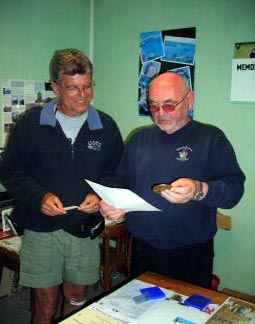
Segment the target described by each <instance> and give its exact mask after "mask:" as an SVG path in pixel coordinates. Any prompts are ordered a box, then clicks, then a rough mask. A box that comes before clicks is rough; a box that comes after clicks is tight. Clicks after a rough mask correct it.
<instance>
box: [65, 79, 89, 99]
mask: <svg viewBox="0 0 255 324" xmlns="http://www.w3.org/2000/svg"><path fill="white" fill-rule="evenodd" d="M60 86H61V87H62V88H63V89H65V90H66V91H67V92H68V93H69V94H70V95H71V96H74V95H77V94H78V93H79V92H80V91H81V92H86V91H89V90H91V89H92V88H93V87H94V86H95V82H93V83H91V84H87V85H84V86H82V87H79V86H66V85H64V84H60Z"/></svg>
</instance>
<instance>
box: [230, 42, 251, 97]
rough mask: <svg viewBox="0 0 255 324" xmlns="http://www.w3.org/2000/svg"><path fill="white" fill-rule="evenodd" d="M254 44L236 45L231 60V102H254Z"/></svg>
mask: <svg viewBox="0 0 255 324" xmlns="http://www.w3.org/2000/svg"><path fill="white" fill-rule="evenodd" d="M254 89H255V42H248V43H247V42H246V43H236V44H235V49H234V59H233V60H232V82H231V101H247V102H254V101H255V91H254Z"/></svg>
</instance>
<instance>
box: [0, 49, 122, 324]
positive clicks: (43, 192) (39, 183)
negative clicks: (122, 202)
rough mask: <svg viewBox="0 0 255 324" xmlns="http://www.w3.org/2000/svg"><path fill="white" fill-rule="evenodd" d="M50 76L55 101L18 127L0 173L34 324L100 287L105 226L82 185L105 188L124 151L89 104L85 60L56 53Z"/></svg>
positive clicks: (108, 121) (112, 128) (107, 120)
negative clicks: (11, 201) (19, 233)
mask: <svg viewBox="0 0 255 324" xmlns="http://www.w3.org/2000/svg"><path fill="white" fill-rule="evenodd" d="M50 72H51V85H52V88H53V90H54V92H55V94H56V95H57V98H56V99H54V100H52V101H50V102H48V103H47V104H45V105H44V106H43V107H40V108H39V107H38V108H35V109H32V110H30V111H27V112H26V113H25V114H24V116H22V117H21V118H20V119H19V120H18V122H17V124H16V126H15V127H14V129H13V132H12V134H11V136H10V140H9V143H8V145H7V148H6V151H5V154H4V157H3V159H2V163H1V167H0V178H1V182H2V183H3V184H4V186H5V187H6V188H7V190H8V191H9V192H10V194H11V195H12V196H13V197H14V198H15V199H16V207H15V212H14V215H13V217H14V221H15V222H16V223H17V225H18V226H19V227H20V228H22V229H24V234H23V238H22V249H21V254H20V259H21V272H20V284H21V285H23V286H27V287H31V288H33V293H34V296H35V313H34V316H33V324H50V323H52V321H53V318H54V315H55V313H56V311H57V309H58V304H59V297H60V293H61V291H63V294H64V308H63V314H64V315H66V314H68V313H70V312H73V311H75V310H77V309H78V308H80V307H81V306H82V305H84V303H85V301H86V285H89V284H93V283H95V282H96V281H97V280H98V275H99V264H100V253H99V240H97V239H96V236H97V235H99V233H100V231H102V230H103V228H104V219H103V218H102V216H101V215H100V214H99V213H98V207H99V197H97V195H95V193H94V192H93V191H92V190H91V188H90V187H89V186H88V185H87V184H86V182H85V180H84V179H85V178H86V179H90V180H93V181H96V182H100V183H103V184H107V181H108V180H107V179H109V178H110V177H111V176H112V175H113V173H114V171H115V168H116V166H117V164H118V162H119V159H120V156H121V154H122V151H123V142H122V138H121V135H120V132H119V129H118V127H117V126H116V124H115V122H114V121H113V120H112V118H111V117H110V116H108V115H107V114H105V113H103V112H101V111H99V110H97V109H95V108H94V107H93V106H92V105H91V104H90V102H91V100H92V96H93V69H92V64H91V62H90V60H89V59H88V58H87V56H86V55H85V54H84V53H82V52H81V51H79V50H76V49H64V50H59V51H56V52H55V53H54V55H53V58H52V60H51V64H50Z"/></svg>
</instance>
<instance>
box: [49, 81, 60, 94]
mask: <svg viewBox="0 0 255 324" xmlns="http://www.w3.org/2000/svg"><path fill="white" fill-rule="evenodd" d="M51 88H52V89H53V91H54V93H55V95H56V96H57V97H58V96H59V85H58V84H57V83H56V82H54V81H51Z"/></svg>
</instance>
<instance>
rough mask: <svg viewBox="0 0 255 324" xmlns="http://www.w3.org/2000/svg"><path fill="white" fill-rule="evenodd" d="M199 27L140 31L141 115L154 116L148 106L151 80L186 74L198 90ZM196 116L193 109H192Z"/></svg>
mask: <svg viewBox="0 0 255 324" xmlns="http://www.w3.org/2000/svg"><path fill="white" fill-rule="evenodd" d="M195 52H196V28H195V27H190V28H181V29H172V30H165V31H153V32H144V33H140V56H139V78H138V109H139V115H140V116H150V113H149V110H148V107H147V96H148V86H149V84H150V82H151V80H152V79H153V78H154V77H155V76H157V75H159V74H161V73H164V72H167V71H172V72H175V73H179V74H181V75H183V76H184V77H185V79H186V80H187V83H188V85H189V88H190V90H193V89H194V73H195ZM190 117H193V109H192V110H191V111H190Z"/></svg>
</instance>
